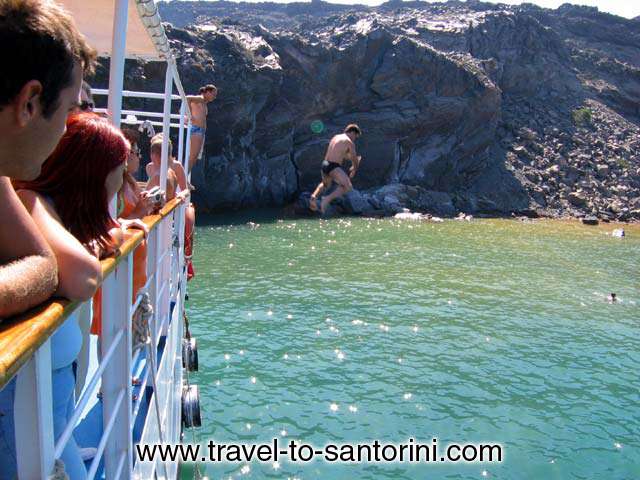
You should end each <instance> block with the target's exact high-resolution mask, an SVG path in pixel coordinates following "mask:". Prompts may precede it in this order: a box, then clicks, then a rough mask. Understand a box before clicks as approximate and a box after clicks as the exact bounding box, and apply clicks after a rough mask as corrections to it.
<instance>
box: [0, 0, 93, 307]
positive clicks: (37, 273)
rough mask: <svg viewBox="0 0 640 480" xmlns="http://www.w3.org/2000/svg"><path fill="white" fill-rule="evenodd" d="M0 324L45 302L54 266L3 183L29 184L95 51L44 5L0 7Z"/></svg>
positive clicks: (62, 15)
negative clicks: (12, 181) (0, 320)
mask: <svg viewBox="0 0 640 480" xmlns="http://www.w3.org/2000/svg"><path fill="white" fill-rule="evenodd" d="M0 58H2V62H3V64H4V65H5V68H4V69H3V71H2V75H0V225H2V227H1V228H0V318H3V317H8V316H11V315H14V314H17V313H20V312H22V311H24V310H26V309H28V308H30V307H33V306H35V305H37V304H39V303H41V302H43V301H45V300H46V299H47V298H48V297H49V296H51V294H52V293H54V291H55V289H56V286H57V265H56V262H55V258H54V257H53V254H52V252H51V250H50V248H49V246H48V245H47V244H46V242H45V241H44V239H43V238H42V237H41V236H40V234H39V233H38V229H37V227H36V225H35V224H34V222H33V221H32V220H31V217H30V216H29V214H28V213H27V211H26V209H25V208H24V207H23V206H22V203H21V202H20V200H19V199H18V198H17V196H16V194H15V192H14V190H13V188H12V187H11V183H10V179H15V180H33V179H35V178H36V177H37V176H38V175H39V174H40V168H41V166H42V164H43V163H44V161H45V160H46V158H47V157H48V156H49V154H50V153H51V152H52V151H53V150H54V148H55V146H56V144H57V143H58V140H60V137H61V136H62V134H63V133H64V131H65V124H66V119H67V115H68V113H69V112H70V111H71V110H73V109H74V108H75V107H76V106H77V104H78V98H79V95H80V85H81V83H82V76H83V73H86V72H91V71H92V70H93V68H94V65H95V58H96V54H95V50H93V49H92V48H91V47H90V46H89V45H88V44H87V43H86V40H85V38H84V37H83V36H82V35H81V34H80V33H79V32H78V30H77V29H76V27H75V24H74V22H73V19H72V17H71V16H70V15H69V14H68V13H67V12H66V11H65V10H63V9H62V8H61V7H60V6H58V5H57V4H56V3H54V2H52V1H46V0H0Z"/></svg>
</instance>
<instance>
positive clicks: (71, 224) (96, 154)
mask: <svg viewBox="0 0 640 480" xmlns="http://www.w3.org/2000/svg"><path fill="white" fill-rule="evenodd" d="M129 150H130V145H129V142H128V141H127V140H126V139H125V137H124V135H122V132H120V130H118V129H117V128H116V127H114V126H113V125H111V124H110V123H108V122H107V121H106V120H104V119H102V118H100V117H98V116H97V115H95V114H92V113H82V114H79V115H74V116H72V117H70V118H69V119H68V120H67V131H66V133H65V134H64V135H63V136H62V138H61V139H60V143H58V146H57V147H56V149H55V150H54V152H53V153H52V154H51V155H50V156H49V158H47V160H46V162H44V164H43V165H42V171H41V172H40V176H39V177H38V178H36V179H35V180H33V181H31V182H16V184H15V186H16V189H26V190H33V191H35V192H38V193H40V194H42V195H45V196H47V197H48V198H50V199H51V200H52V201H53V203H54V205H55V209H56V212H57V213H58V215H59V216H60V219H61V220H62V224H63V225H64V226H65V228H66V229H67V230H69V231H70V232H71V233H72V234H73V236H74V237H76V238H77V239H78V240H79V241H80V242H81V243H82V244H84V245H85V246H89V244H90V243H91V242H92V241H94V240H95V241H96V242H97V243H98V245H99V246H100V247H101V248H103V249H106V248H108V247H109V246H110V243H111V242H110V238H109V229H110V228H112V227H114V226H117V224H116V223H115V221H114V220H113V219H112V218H111V215H110V213H109V199H108V198H107V189H106V187H105V182H106V179H107V175H109V173H111V172H112V171H113V169H114V168H116V167H118V166H119V165H122V164H123V163H124V162H125V161H126V160H127V158H128V156H129Z"/></svg>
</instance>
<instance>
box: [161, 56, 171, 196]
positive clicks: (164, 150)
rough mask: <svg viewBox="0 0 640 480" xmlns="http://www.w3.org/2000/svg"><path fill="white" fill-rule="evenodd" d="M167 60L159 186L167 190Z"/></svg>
mask: <svg viewBox="0 0 640 480" xmlns="http://www.w3.org/2000/svg"><path fill="white" fill-rule="evenodd" d="M169 61H170V60H167V72H166V74H165V79H164V119H163V121H162V155H161V159H160V188H161V189H162V190H164V191H165V192H166V191H167V167H168V165H169V154H170V153H171V152H169V130H170V128H171V93H172V92H173V71H172V70H171V65H169V63H168V62H169Z"/></svg>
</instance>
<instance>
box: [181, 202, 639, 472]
mask: <svg viewBox="0 0 640 480" xmlns="http://www.w3.org/2000/svg"><path fill="white" fill-rule="evenodd" d="M249 220H252V221H253V223H247V221H249ZM614 228H616V227H615V226H613V225H604V226H599V227H586V226H582V225H580V224H578V223H575V222H572V223H569V222H554V221H536V222H533V223H522V222H519V221H515V220H514V221H510V220H474V221H472V222H458V221H453V220H451V221H445V222H444V223H420V222H411V221H399V220H393V219H371V220H367V219H359V218H358V219H356V218H346V219H330V220H318V219H304V220H277V219H265V217H261V216H260V215H258V214H254V215H253V216H250V217H247V216H246V215H245V216H244V217H224V218H220V217H211V218H207V217H202V216H201V217H199V218H198V227H197V233H196V235H197V236H196V244H195V256H194V264H195V268H196V272H197V276H196V278H195V279H194V280H193V281H192V282H190V290H189V296H190V300H189V303H188V315H189V318H190V321H191V325H192V332H193V335H194V336H195V337H197V339H198V345H199V357H200V372H198V373H196V374H192V375H191V381H192V382H193V383H197V384H198V385H199V386H200V395H201V403H202V409H203V412H202V415H203V426H202V428H200V429H198V430H196V431H195V432H193V433H192V431H187V432H186V434H185V442H192V439H193V438H195V439H196V441H199V442H200V441H201V442H205V441H207V440H209V439H211V440H214V441H216V442H227V443H231V442H242V443H260V442H266V443H269V442H271V439H272V438H274V437H276V438H278V439H280V441H281V443H286V442H288V441H289V440H292V439H293V440H297V441H299V442H305V443H310V444H313V445H315V446H317V447H321V446H323V445H325V444H326V443H328V442H331V443H348V442H350V443H358V442H372V441H374V440H376V439H377V440H379V441H380V442H389V443H391V442H393V443H401V442H406V441H407V440H408V439H409V438H410V437H411V438H414V439H416V440H419V441H423V442H424V443H427V444H431V443H432V439H433V438H437V439H438V442H439V453H442V451H443V450H444V448H445V447H446V445H447V444H449V443H451V442H456V443H473V442H476V443H477V442H486V443H499V444H501V445H502V447H503V455H504V457H503V462H502V463H473V464H452V463H446V464H443V463H438V464H425V463H423V464H409V463H392V464H383V463H378V464H371V463H360V464H341V465H338V464H334V463H326V462H324V461H322V460H316V461H314V462H312V463H309V464H300V463H291V462H288V461H287V460H286V459H282V458H281V459H280V461H279V464H276V465H274V464H272V463H264V464H262V463H259V462H252V463H250V464H224V465H220V464H201V465H199V469H200V471H201V472H202V473H203V474H206V475H207V476H208V477H209V478H211V479H219V478H224V479H227V478H232V479H245V478H246V479H267V478H268V479H270V478H279V479H294V478H296V479H312V480H315V479H323V480H324V479H326V480H333V479H336V480H338V479H383V480H386V479H393V480H396V479H397V480H400V479H483V478H494V479H513V480H516V479H606V480H620V479H637V478H640V291H639V287H640V229H638V228H632V227H625V229H626V230H627V236H626V238H613V237H612V236H611V235H610V232H611V231H612V230H613V229H614ZM610 292H615V293H617V295H618V298H619V299H620V301H619V302H617V303H615V304H610V303H608V302H607V301H606V297H607V295H608V294H609V293H610ZM194 434H195V437H193V436H192V435H194ZM193 468H194V467H193V465H187V466H185V467H184V468H183V478H192V476H193V473H192V470H193Z"/></svg>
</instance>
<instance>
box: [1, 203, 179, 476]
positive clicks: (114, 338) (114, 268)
mask: <svg viewBox="0 0 640 480" xmlns="http://www.w3.org/2000/svg"><path fill="white" fill-rule="evenodd" d="M185 208H186V205H185V202H184V201H181V200H179V199H176V200H173V201H171V202H169V203H168V204H167V205H166V206H165V207H164V208H163V209H162V210H161V211H160V212H159V213H158V214H157V215H151V216H148V217H146V218H145V219H144V222H145V223H146V224H147V226H148V227H149V230H150V231H149V235H148V238H147V240H146V241H147V242H148V251H149V252H150V255H149V257H148V265H149V267H151V268H149V271H148V272H147V273H148V281H147V285H146V286H145V287H144V288H143V289H141V292H140V294H138V295H137V297H136V299H135V302H132V298H133V291H132V289H133V282H132V278H133V252H134V250H135V249H136V248H137V247H138V246H139V245H140V243H141V242H142V241H143V240H144V239H143V233H142V232H137V233H135V234H134V235H133V236H132V238H130V239H129V240H127V241H126V242H125V243H124V244H123V245H122V246H121V248H120V252H119V254H118V255H117V256H115V257H111V258H108V259H106V260H103V261H102V270H103V275H104V281H103V283H102V290H103V300H102V315H103V322H102V335H101V348H102V353H103V354H102V359H101V361H100V363H99V367H98V369H97V370H96V372H95V373H94V374H93V375H92V377H91V378H89V379H88V380H87V383H86V386H85V388H84V389H83V392H82V394H81V395H80V397H79V398H78V400H77V402H76V407H75V410H74V413H73V414H72V416H71V419H70V421H69V423H68V425H67V427H66V429H65V431H64V433H63V434H62V435H61V436H60V437H59V438H58V441H57V442H56V443H55V445H54V442H53V439H54V435H53V416H52V402H53V401H52V385H51V372H52V370H51V334H52V333H53V332H55V330H56V329H57V328H58V327H59V326H60V325H61V324H62V323H63V322H64V320H65V319H66V318H67V317H68V316H69V315H71V314H73V313H76V314H79V315H80V316H81V317H85V318H80V319H79V321H80V323H83V322H86V320H88V318H87V317H90V314H91V308H90V302H85V303H78V302H69V301H66V300H60V299H54V300H52V301H50V302H49V303H47V304H45V305H43V306H41V307H39V308H37V309H36V310H35V311H34V312H33V313H31V314H27V315H23V316H21V317H18V318H16V319H14V320H12V321H10V322H8V323H6V324H3V325H2V326H0V388H2V387H3V386H4V385H5V384H6V383H7V382H8V381H9V380H10V379H11V378H12V377H13V376H14V375H16V374H17V377H16V390H15V392H16V393H15V395H16V398H15V402H14V404H15V411H14V415H15V424H16V425H19V428H17V429H16V451H17V453H18V455H17V459H18V477H19V478H21V479H40V478H47V477H48V476H49V475H50V474H51V471H52V468H53V465H54V460H55V459H56V458H59V457H60V455H61V454H62V452H63V450H64V448H65V446H66V444H67V442H68V441H69V439H70V437H71V435H72V433H73V430H74V428H75V427H76V425H77V422H78V420H79V419H80V416H81V414H82V412H83V411H84V409H85V407H86V405H87V403H88V402H89V401H90V399H91V398H92V397H93V396H95V394H96V391H97V389H98V385H100V384H101V386H100V390H101V395H102V402H103V412H104V417H103V424H104V430H103V433H102V438H101V439H100V442H99V444H98V452H97V455H96V457H95V458H94V460H93V463H92V464H91V467H90V468H89V472H88V477H87V478H88V479H92V478H94V476H95V474H96V472H97V471H98V467H99V465H100V462H101V460H102V459H103V458H104V469H105V475H106V476H105V478H109V479H111V478H121V475H122V473H123V472H127V473H126V474H125V475H123V478H130V472H132V471H133V468H134V467H133V443H132V437H131V432H132V428H131V427H132V425H133V419H134V418H135V415H136V414H137V411H138V409H139V408H140V403H139V400H138V401H137V402H136V403H135V404H133V405H132V395H131V366H132V364H133V358H132V347H131V319H132V315H133V313H134V311H135V307H136V305H138V304H139V303H140V300H141V298H142V295H143V294H144V293H147V294H148V295H149V298H150V300H151V304H152V305H153V307H154V315H153V317H152V319H151V321H150V325H149V330H150V337H151V338H150V342H151V345H152V346H153V351H156V349H157V347H158V345H159V341H160V338H161V337H163V336H164V333H165V330H166V329H168V328H171V329H174V330H176V331H173V332H171V333H172V334H171V335H167V338H169V339H170V341H171V342H173V343H174V345H166V346H165V347H164V348H165V351H166V352H170V353H172V354H170V355H163V356H162V362H161V364H160V365H159V366H158V369H157V370H158V371H157V372H154V373H155V374H156V378H154V379H153V380H150V375H152V374H151V373H149V372H150V369H147V374H146V376H145V379H144V380H143V381H144V382H145V384H146V383H148V382H150V381H152V382H153V383H154V384H155V385H157V386H158V388H157V390H155V391H154V395H157V396H158V403H159V405H160V411H159V412H156V413H157V414H158V415H155V414H154V415H151V414H150V415H148V416H147V425H150V427H151V430H153V431H157V430H158V425H157V424H158V419H157V417H158V416H159V417H160V425H161V426H162V425H175V424H176V423H178V424H179V422H176V421H175V419H176V416H179V415H180V412H179V411H176V410H177V409H176V408H175V404H173V403H171V402H170V396H169V394H170V392H168V391H167V388H166V385H171V386H173V385H174V383H173V382H171V381H170V379H171V378H173V374H172V371H173V372H174V373H175V369H176V366H177V367H178V368H181V367H182V365H181V357H179V356H177V353H178V352H179V350H180V345H176V344H175V343H176V342H179V341H180V339H181V338H182V331H181V329H182V322H180V321H172V320H176V318H175V317H176V316H177V315H179V312H181V311H183V302H184V286H185V285H186V274H185V268H184V240H183V239H184V236H183V235H180V234H179V232H181V231H182V232H183V231H184V212H185ZM170 315H172V316H173V317H174V318H173V319H171V318H170ZM136 355H137V356H138V355H141V351H140V350H138V351H137V353H136ZM176 358H177V359H178V360H176ZM159 378H162V379H163V381H158V379H159ZM168 379H169V380H168ZM178 384H179V383H178ZM142 391H143V390H142ZM172 393H176V392H172ZM177 393H178V398H180V392H177ZM141 397H142V395H141ZM167 436H168V437H172V433H171V432H167ZM25 453H26V454H25ZM153 467H154V466H153V465H152V464H151V465H147V466H146V468H153ZM139 478H151V477H146V476H144V475H143V476H141V477H139Z"/></svg>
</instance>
